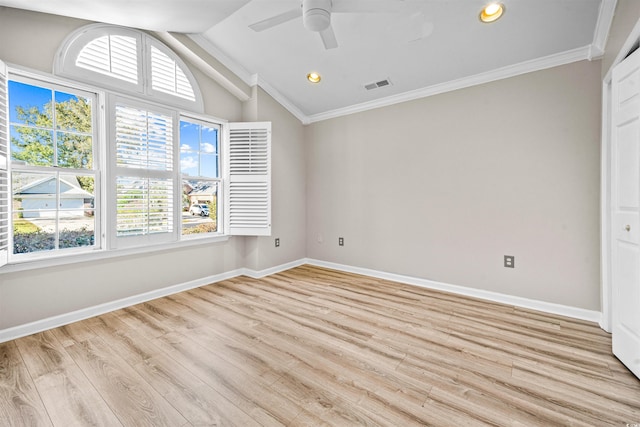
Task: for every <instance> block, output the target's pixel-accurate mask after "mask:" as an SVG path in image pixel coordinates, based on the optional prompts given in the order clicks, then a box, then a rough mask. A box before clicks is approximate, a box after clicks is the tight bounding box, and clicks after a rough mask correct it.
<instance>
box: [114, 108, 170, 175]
mask: <svg viewBox="0 0 640 427" xmlns="http://www.w3.org/2000/svg"><path fill="white" fill-rule="evenodd" d="M116 165H117V166H118V167H125V168H135V169H152V170H160V171H171V170H173V119H172V117H170V116H166V115H163V114H157V113H153V112H148V111H145V110H140V109H137V108H132V107H126V106H122V105H117V106H116Z"/></svg>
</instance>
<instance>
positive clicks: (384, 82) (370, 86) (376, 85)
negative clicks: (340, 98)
mask: <svg viewBox="0 0 640 427" xmlns="http://www.w3.org/2000/svg"><path fill="white" fill-rule="evenodd" d="M390 84H391V80H389V79H384V80H380V81H379V82H374V83H369V84H366V85H364V88H365V89H366V90H372V89H377V88H379V87H384V86H389V85H390Z"/></svg>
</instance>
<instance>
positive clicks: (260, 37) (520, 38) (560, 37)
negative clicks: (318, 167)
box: [0, 0, 615, 123]
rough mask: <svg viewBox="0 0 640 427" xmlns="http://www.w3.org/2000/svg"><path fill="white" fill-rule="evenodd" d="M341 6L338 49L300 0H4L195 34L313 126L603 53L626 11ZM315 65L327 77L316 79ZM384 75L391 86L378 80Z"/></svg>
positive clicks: (552, 5) (570, 1)
mask: <svg viewBox="0 0 640 427" xmlns="http://www.w3.org/2000/svg"><path fill="white" fill-rule="evenodd" d="M331 2H332V3H333V4H332V6H333V9H334V13H332V14H331V27H332V29H333V33H334V35H335V39H336V42H337V47H335V48H331V49H326V48H325V45H324V44H323V41H322V39H321V37H320V35H319V33H317V32H313V31H310V30H309V29H307V28H305V26H304V25H303V19H302V17H301V16H300V15H301V12H300V7H301V1H300V0H135V1H131V0H110V1H94V2H89V3H88V2H86V1H84V0H0V6H9V7H16V8H21V9H28V10H35V11H40V12H46V13H54V14H59V15H65V16H71V17H77V18H83V19H89V20H94V21H99V22H108V23H113V24H118V25H125V26H130V27H136V28H141V29H148V30H153V31H161V32H180V33H187V34H189V35H190V37H191V38H192V39H193V40H194V41H196V42H197V43H198V44H200V46H202V47H203V48H205V49H206V50H207V51H208V52H209V53H210V54H211V55H212V56H214V57H215V58H216V59H217V60H218V61H220V62H221V63H223V64H224V65H225V66H226V67H227V68H229V69H230V70H232V71H233V72H234V73H235V74H236V75H238V76H239V77H240V78H241V79H243V80H244V81H245V82H246V83H247V84H254V83H258V84H260V85H261V86H262V87H263V88H264V89H265V90H266V91H267V92H269V93H270V94H271V95H272V96H274V98H276V99H277V100H278V101H280V102H281V103H282V104H283V105H284V106H285V107H287V108H288V109H289V110H290V111H291V112H292V113H294V114H295V115H296V116H297V117H298V118H299V119H300V120H301V121H303V122H305V123H308V122H313V121H317V120H322V119H325V118H330V117H335V116H339V115H342V114H347V113H350V112H355V111H361V110H365V109H369V108H375V107H377V106H382V105H388V104H392V103H395V102H400V101H403V100H409V99H414V98H418V97H422V96H426V95H430V94H434V93H439V92H443V91H446V90H452V89H456V88H460V87H465V86H469V85H472V84H477V83H483V82H487V81H491V80H495V79H498V78H503V77H508V76H512V75H517V74H520V73H524V72H528V71H533V70H536V69H542V68H547V67H551V66H555V65H561V64H564V63H568V62H573V61H577V60H583V59H593V58H597V57H599V56H600V55H601V54H602V51H603V49H604V45H605V43H606V36H607V33H608V30H609V26H610V24H611V19H612V17H613V12H614V8H615V0H536V1H529V0H526V1H523V0H502V1H501V3H502V4H503V5H504V6H505V13H504V15H503V16H502V18H501V19H499V20H498V21H496V22H494V23H492V24H486V23H482V22H481V21H480V19H479V14H480V11H481V10H482V8H483V7H484V6H485V5H486V4H487V3H489V0H331V1H329V3H331ZM365 9H366V10H365ZM341 10H352V11H357V12H355V13H337V12H339V11H341ZM296 11H297V12H296ZM282 13H289V14H290V16H289V17H292V16H295V17H294V18H293V19H290V20H288V21H286V22H283V23H282V24H280V25H276V26H273V27H271V28H267V29H264V30H262V31H254V29H252V28H251V27H250V25H252V24H255V23H257V22H260V21H263V20H265V19H269V18H271V17H273V16H277V15H279V14H282ZM312 71H315V72H318V73H320V74H321V76H322V80H321V82H320V83H317V84H311V83H309V82H308V81H307V78H306V76H307V74H308V73H309V72H312ZM384 80H387V81H388V82H389V84H388V85H384V84H382V85H375V84H374V83H376V82H380V81H384ZM372 84H374V85H372ZM366 86H369V87H371V86H376V87H375V88H374V89H367V88H366ZM377 86H380V87H377Z"/></svg>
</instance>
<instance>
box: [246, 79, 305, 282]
mask: <svg viewBox="0 0 640 427" xmlns="http://www.w3.org/2000/svg"><path fill="white" fill-rule="evenodd" d="M245 104H248V105H249V106H250V108H248V109H245V114H249V115H248V116H245V120H249V121H254V120H256V121H270V122H272V124H271V126H272V129H271V130H272V135H273V138H272V148H271V149H272V152H271V154H272V156H273V159H272V162H271V170H272V175H271V213H272V219H273V222H272V233H271V236H269V237H247V238H246V254H247V256H246V267H247V268H250V269H252V270H257V271H260V270H264V269H267V268H270V267H273V266H278V265H282V264H285V263H286V262H289V261H292V260H296V259H301V258H304V257H305V254H306V242H307V240H306V221H305V220H306V168H305V144H304V126H303V125H302V124H301V123H300V121H299V120H298V119H296V118H295V117H294V116H292V115H291V113H289V112H288V111H287V110H286V109H285V108H284V107H282V105H280V104H279V103H278V102H276V101H275V100H274V99H273V98H272V97H271V96H269V95H268V94H267V93H266V92H265V91H263V90H262V89H258V88H256V89H255V90H254V92H253V97H252V99H251V100H249V101H247V102H246V103H245ZM254 113H255V114H256V115H255V119H254V118H253V116H252V114H254ZM275 238H279V239H280V247H278V248H276V247H275V244H274V239H275Z"/></svg>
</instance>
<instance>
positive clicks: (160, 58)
mask: <svg viewBox="0 0 640 427" xmlns="http://www.w3.org/2000/svg"><path fill="white" fill-rule="evenodd" d="M151 87H152V89H153V90H157V91H159V92H164V93H168V94H169V95H175V96H179V97H181V98H185V99H188V100H189V101H195V100H196V96H195V94H194V92H193V88H192V87H191V83H190V82H189V79H188V78H187V76H186V75H185V73H184V71H183V70H182V68H180V66H179V65H178V64H177V63H176V61H174V60H173V59H171V58H169V56H168V55H166V54H164V53H163V52H161V51H160V49H158V48H156V47H155V46H151Z"/></svg>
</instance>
